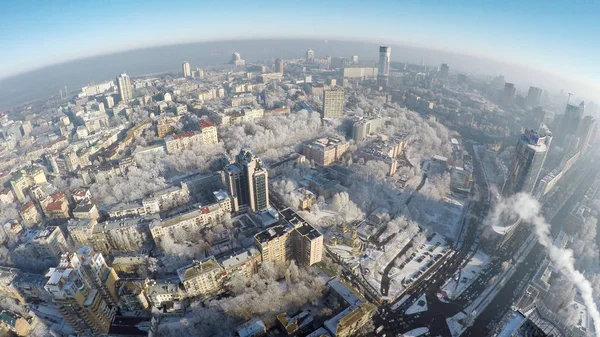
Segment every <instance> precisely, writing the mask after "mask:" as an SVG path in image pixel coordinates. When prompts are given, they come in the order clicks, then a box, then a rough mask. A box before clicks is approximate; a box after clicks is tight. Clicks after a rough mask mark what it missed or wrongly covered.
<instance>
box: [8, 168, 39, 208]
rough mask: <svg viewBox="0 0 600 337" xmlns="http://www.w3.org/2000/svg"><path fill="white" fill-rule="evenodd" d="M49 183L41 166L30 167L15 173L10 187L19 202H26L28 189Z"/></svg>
mask: <svg viewBox="0 0 600 337" xmlns="http://www.w3.org/2000/svg"><path fill="white" fill-rule="evenodd" d="M45 182H47V180H46V174H44V170H43V169H42V168H41V167H39V166H33V165H32V166H29V167H27V168H24V169H22V170H20V171H18V172H15V173H14V174H13V176H12V179H10V186H11V187H12V189H13V192H14V193H15V196H16V197H17V200H19V201H20V202H24V201H25V199H26V197H25V192H26V190H27V189H28V188H30V187H32V186H34V185H38V184H42V183H45Z"/></svg>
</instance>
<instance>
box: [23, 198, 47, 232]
mask: <svg viewBox="0 0 600 337" xmlns="http://www.w3.org/2000/svg"><path fill="white" fill-rule="evenodd" d="M21 219H23V224H25V225H26V226H29V227H32V226H37V225H39V224H40V223H41V222H42V214H41V213H40V212H39V211H38V209H37V207H35V203H34V202H33V201H28V202H27V203H26V204H25V205H23V207H21Z"/></svg>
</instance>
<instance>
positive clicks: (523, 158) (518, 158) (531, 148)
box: [502, 129, 552, 197]
mask: <svg viewBox="0 0 600 337" xmlns="http://www.w3.org/2000/svg"><path fill="white" fill-rule="evenodd" d="M551 141H552V135H551V134H539V133H537V132H535V131H533V130H527V129H525V130H524V131H523V133H521V135H520V136H519V140H518V141H517V145H516V149H515V158H514V159H513V163H512V166H511V168H510V170H509V172H508V176H507V178H506V179H507V181H506V183H505V184H504V188H503V190H502V194H503V195H504V196H505V197H508V196H511V195H513V194H516V193H519V192H524V193H529V194H532V192H533V189H534V188H535V185H536V183H537V181H538V178H539V175H540V172H541V170H542V166H543V165H544V161H545V160H546V155H547V154H548V149H549V147H550V142H551Z"/></svg>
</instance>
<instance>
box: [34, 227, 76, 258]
mask: <svg viewBox="0 0 600 337" xmlns="http://www.w3.org/2000/svg"><path fill="white" fill-rule="evenodd" d="M31 244H32V245H33V247H34V248H35V250H36V251H37V253H38V254H39V256H40V258H43V259H53V260H55V261H60V256H61V255H62V254H63V253H66V252H68V251H69V245H68V244H67V240H66V239H65V236H64V235H63V233H62V231H61V230H60V227H58V226H48V227H46V228H44V229H42V230H40V231H38V233H37V235H36V236H35V237H34V238H33V240H31Z"/></svg>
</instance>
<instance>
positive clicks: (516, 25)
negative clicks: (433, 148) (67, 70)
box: [0, 0, 600, 86]
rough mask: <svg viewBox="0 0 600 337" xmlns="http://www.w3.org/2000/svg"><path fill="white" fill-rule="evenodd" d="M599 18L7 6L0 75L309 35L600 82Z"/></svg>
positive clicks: (330, 3) (481, 11)
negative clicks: (151, 51) (104, 57)
mask: <svg viewBox="0 0 600 337" xmlns="http://www.w3.org/2000/svg"><path fill="white" fill-rule="evenodd" d="M599 15H600V2H598V1H592V0H589V1H564V0H552V1H510V0H509V1H479V0H472V1H447V2H445V1H407V2H405V1H399V0H395V1H394V0H390V1H369V2H365V1H354V0H345V1H338V0H320V1H314V0H304V1H261V0H257V1H233V0H229V1H213V0H203V1H178V0H175V1H169V2H163V1H154V0H144V1H114V0H105V1H69V2H67V1H61V2H52V1H47V2H42V1H7V0H0V42H1V45H2V48H3V53H2V55H1V56H0V78H4V77H7V76H11V75H14V74H17V73H21V72H25V71H27V70H32V69H36V68H40V67H43V66H45V65H49V64H54V63H59V62H63V61H67V60H72V59H77V58H81V57H86V56H93V55H98V54H106V53H111V52H116V51H122V50H129V49H135V48H139V47H147V46H155V45H165V44H175V43H182V42H193V41H209V40H221V39H236V38H257V37H259V38H264V37H294V38H297V37H307V38H322V39H328V38H329V39H357V40H363V41H373V42H380V43H390V44H394V43H396V44H397V43H400V44H408V45H414V46H423V47H430V48H434V49H441V50H447V51H455V52H459V53H465V54H471V55H477V56H485V57H489V58H492V59H496V60H500V61H503V62H507V63H515V64H519V65H526V66H531V67H535V68H537V69H541V70H546V71H549V72H553V73H555V74H559V75H563V76H567V77H570V78H571V79H575V80H578V81H581V82H583V83H585V84H588V85H591V86H597V85H596V84H595V83H596V82H600V81H598V80H599V79H600V67H599V66H598V64H597V56H598V54H599V52H600V44H598V43H597V42H598V37H599V36H600V24H598V21H597V20H598V16H599ZM392 59H393V60H402V55H398V54H393V55H392Z"/></svg>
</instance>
